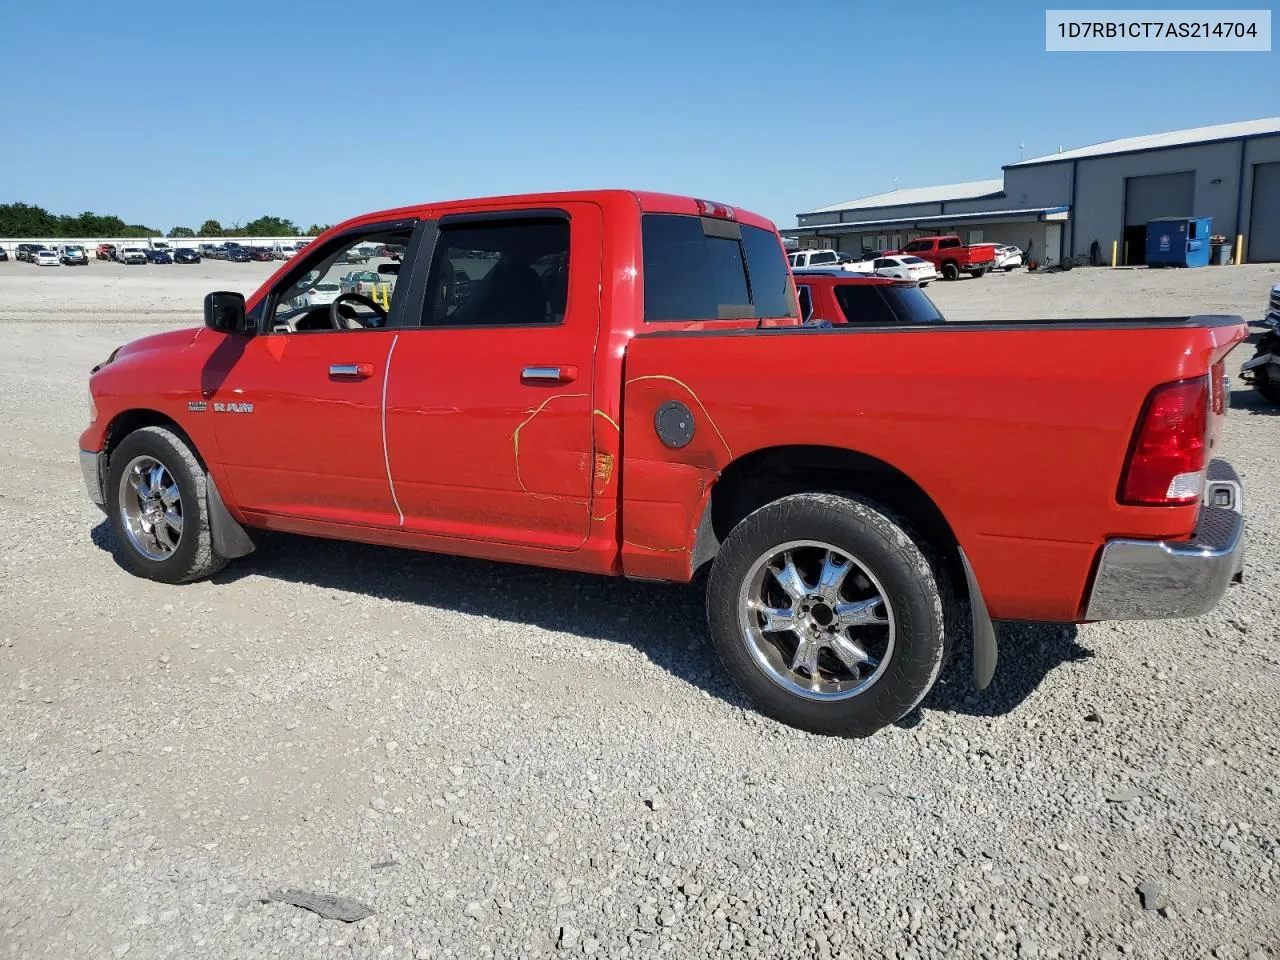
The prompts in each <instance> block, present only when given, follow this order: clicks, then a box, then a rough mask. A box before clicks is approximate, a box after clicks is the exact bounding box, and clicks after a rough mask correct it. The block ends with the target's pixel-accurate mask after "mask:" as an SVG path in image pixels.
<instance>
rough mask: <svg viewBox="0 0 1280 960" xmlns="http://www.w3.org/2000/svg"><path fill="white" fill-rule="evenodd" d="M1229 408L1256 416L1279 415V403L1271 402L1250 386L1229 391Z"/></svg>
mask: <svg viewBox="0 0 1280 960" xmlns="http://www.w3.org/2000/svg"><path fill="white" fill-rule="evenodd" d="M1231 409H1232V410H1243V411H1244V412H1245V413H1249V414H1252V415H1254V416H1258V417H1280V403H1272V402H1271V401H1270V400H1268V399H1267V398H1266V397H1264V396H1263V395H1262V394H1260V393H1259V392H1258V391H1257V390H1254V389H1253V388H1252V387H1248V388H1246V389H1243V390H1232V391H1231Z"/></svg>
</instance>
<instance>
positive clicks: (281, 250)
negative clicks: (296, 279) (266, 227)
mask: <svg viewBox="0 0 1280 960" xmlns="http://www.w3.org/2000/svg"><path fill="white" fill-rule="evenodd" d="M271 255H272V256H273V257H275V258H276V259H277V260H292V259H293V258H294V257H296V256H297V255H298V248H297V247H296V246H294V245H293V244H292V243H277V244H275V245H274V246H273V247H272V248H271Z"/></svg>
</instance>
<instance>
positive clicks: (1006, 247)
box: [992, 243, 1026, 273]
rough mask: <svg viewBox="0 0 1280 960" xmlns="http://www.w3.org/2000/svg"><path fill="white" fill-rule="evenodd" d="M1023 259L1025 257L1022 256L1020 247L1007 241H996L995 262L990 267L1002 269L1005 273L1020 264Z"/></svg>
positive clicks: (1015, 268)
mask: <svg viewBox="0 0 1280 960" xmlns="http://www.w3.org/2000/svg"><path fill="white" fill-rule="evenodd" d="M1025 259H1026V258H1025V257H1024V256H1023V253H1022V249H1021V248H1020V247H1015V246H1013V245H1012V244H1008V243H997V244H996V262H995V266H994V267H992V269H993V270H1003V271H1004V272H1005V273H1009V272H1011V271H1013V270H1017V269H1018V268H1019V267H1020V266H1022V265H1023V263H1024V262H1025Z"/></svg>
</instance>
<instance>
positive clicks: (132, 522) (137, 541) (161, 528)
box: [118, 456, 182, 561]
mask: <svg viewBox="0 0 1280 960" xmlns="http://www.w3.org/2000/svg"><path fill="white" fill-rule="evenodd" d="M118 495H119V499H120V521H121V525H122V526H123V527H124V532H125V536H127V537H128V538H129V542H130V543H131V544H133V548H134V549H135V550H137V551H138V552H139V553H140V554H142V555H143V556H144V557H146V558H147V559H148V560H156V561H159V560H168V559H169V558H170V557H171V556H173V552H174V551H175V550H177V549H178V544H179V543H181V542H182V496H181V494H180V492H179V490H178V482H177V481H176V480H175V479H174V478H173V474H171V473H170V472H169V468H168V467H166V466H165V465H164V464H163V463H161V462H160V461H159V460H157V459H156V458H155V457H149V456H140V457H134V458H133V459H132V460H130V461H129V463H128V465H127V466H126V467H125V468H124V472H123V473H122V474H121V475H120V489H119V494H118Z"/></svg>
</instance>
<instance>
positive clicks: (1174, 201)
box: [1124, 170, 1196, 227]
mask: <svg viewBox="0 0 1280 960" xmlns="http://www.w3.org/2000/svg"><path fill="white" fill-rule="evenodd" d="M1195 197H1196V175H1195V173H1194V172H1193V171H1190V170H1188V171H1187V172H1186V173H1158V174H1155V175H1153V176H1150V177H1129V178H1128V179H1126V180H1125V182H1124V225H1125V226H1126V227H1144V226H1146V224H1147V221H1148V220H1156V219H1158V218H1160V217H1190V216H1194V215H1195V214H1194V211H1193V210H1192V206H1193V205H1194V203H1195Z"/></svg>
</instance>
